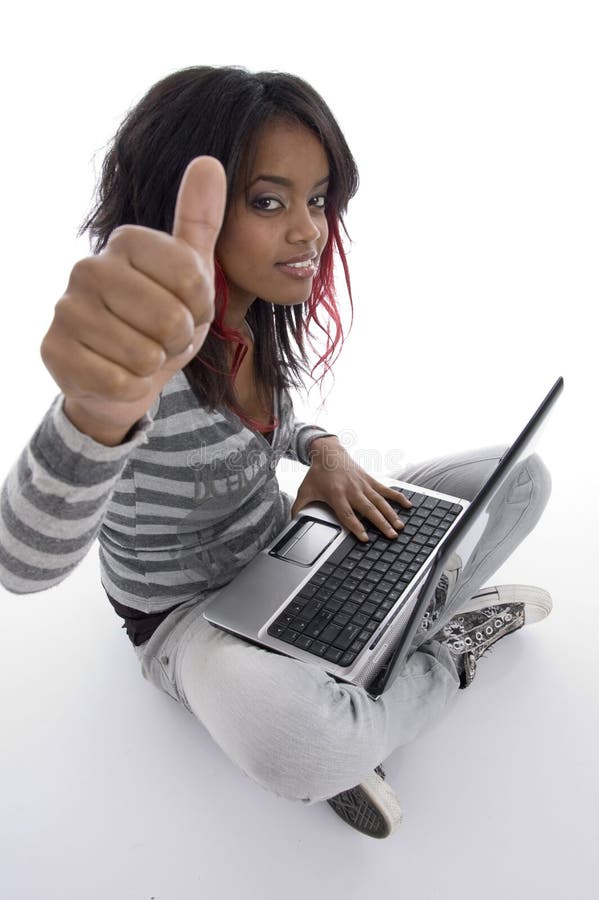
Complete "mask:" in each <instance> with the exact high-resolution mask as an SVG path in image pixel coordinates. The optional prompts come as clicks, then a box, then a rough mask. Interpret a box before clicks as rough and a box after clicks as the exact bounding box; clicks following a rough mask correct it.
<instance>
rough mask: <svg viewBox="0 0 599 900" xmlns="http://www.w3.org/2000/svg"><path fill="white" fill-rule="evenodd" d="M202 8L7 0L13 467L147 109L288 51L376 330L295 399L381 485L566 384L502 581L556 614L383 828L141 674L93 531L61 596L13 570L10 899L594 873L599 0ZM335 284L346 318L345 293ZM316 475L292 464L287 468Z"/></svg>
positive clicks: (497, 438)
mask: <svg viewBox="0 0 599 900" xmlns="http://www.w3.org/2000/svg"><path fill="white" fill-rule="evenodd" d="M207 6H208V4H203V3H196V4H185V3H181V2H175V0H169V2H168V3H150V2H144V3H124V2H120V3H112V2H110V3H106V2H105V3H102V4H96V5H94V6H93V7H92V6H89V5H84V6H75V5H73V6H72V7H71V6H70V5H69V4H66V3H60V2H59V3H53V4H48V5H44V6H42V5H41V4H38V5H36V4H29V5H28V6H27V7H19V10H20V11H19V12H15V11H14V9H16V7H14V8H13V11H11V12H9V13H8V14H7V13H5V16H4V20H3V31H4V34H3V38H2V48H1V52H0V85H1V92H2V97H1V100H2V105H1V110H2V113H1V115H2V135H3V136H2V141H1V142H0V171H1V173H2V200H3V203H2V208H3V216H2V220H1V224H0V227H1V229H2V232H1V248H2V275H3V291H2V303H1V305H0V323H1V333H2V353H1V354H0V379H1V384H2V414H3V425H2V441H1V442H0V475H1V477H2V478H3V477H4V475H5V474H6V473H7V472H8V469H9V468H10V466H11V465H12V464H13V462H14V461H15V460H16V458H17V456H18V454H19V453H20V451H21V449H22V448H23V446H24V445H25V443H26V442H27V440H28V439H29V437H30V435H31V434H32V432H33V431H34V430H35V428H36V426H37V424H38V423H39V421H40V419H41V418H42V416H43V414H44V412H45V411H46V409H47V407H48V405H49V403H50V401H51V400H52V398H53V397H54V396H55V394H56V393H57V388H56V386H55V385H54V382H53V381H52V379H51V377H50V376H49V374H48V373H47V371H46V370H45V368H44V366H43V364H42V362H41V359H40V356H39V345H40V342H41V340H42V337H43V335H44V333H45V331H46V330H47V328H48V326H49V324H50V321H51V318H52V312H53V306H54V304H55V303H56V301H57V300H58V298H59V297H60V295H61V294H62V292H63V291H64V289H65V287H66V284H67V281H68V276H69V273H70V269H71V267H72V265H73V264H74V263H75V261H76V260H77V259H79V258H80V257H82V256H85V255H87V254H88V252H89V246H88V243H87V239H86V238H81V239H79V240H77V239H76V237H75V235H76V232H77V229H78V226H79V224H80V223H81V222H82V220H83V218H84V216H85V214H86V213H87V211H88V209H89V207H90V204H91V201H92V196H93V191H94V186H95V181H96V177H97V175H98V173H99V170H100V165H101V161H102V158H103V152H104V148H105V146H106V145H107V143H108V141H109V139H110V138H111V136H112V134H113V133H114V131H115V129H116V127H117V126H118V124H119V122H120V121H121V119H122V117H123V115H124V114H125V112H126V111H127V110H128V109H129V108H130V107H131V106H132V105H133V104H134V103H135V102H136V101H137V100H139V99H140V97H141V96H142V95H143V93H145V91H146V90H147V89H148V88H149V86H150V85H151V84H153V83H154V82H155V81H157V80H158V79H159V78H161V77H163V76H164V75H166V74H168V73H169V72H172V71H174V70H176V69H179V68H183V67H184V66H189V65H197V64H213V65H225V64H232V65H243V66H246V67H247V68H249V69H251V70H254V71H257V70H261V69H281V70H284V71H290V72H293V73H295V74H298V75H300V76H302V77H304V78H305V79H306V80H308V81H309V82H311V83H312V84H313V85H314V87H315V88H316V89H317V90H318V91H319V92H320V93H321V94H322V95H323V96H324V97H325V99H326V100H327V102H328V103H329V105H330V107H331V108H332V110H333V112H334V114H335V115H336V117H337V119H338V121H339V123H340V125H341V128H342V129H343V131H344V133H345V135H346V138H347V140H348V143H349V145H350V147H351V148H352V151H353V153H354V156H355V158H356V160H357V163H358V166H359V169H360V175H361V187H360V190H359V193H358V195H357V197H356V198H355V200H354V201H353V203H352V205H351V207H350V213H349V216H348V218H347V224H348V229H349V232H350V234H351V236H352V238H353V246H352V248H351V252H350V255H349V262H350V266H351V272H352V278H353V297H354V312H355V315H354V325H353V329H352V331H351V333H350V334H349V336H348V337H347V340H346V344H345V347H344V349H343V350H342V352H341V355H340V358H339V361H338V363H337V364H336V366H335V368H334V373H335V378H334V381H333V380H332V379H328V380H327V381H326V382H325V395H326V392H327V391H329V393H328V396H327V397H326V406H325V407H324V408H320V407H319V402H320V395H319V391H318V388H314V389H313V391H312V392H311V394H310V395H309V397H308V398H305V397H304V398H302V397H298V398H297V402H296V412H297V414H298V417H300V418H303V419H305V420H307V421H312V422H317V423H318V424H322V425H324V426H326V427H327V428H328V429H330V430H332V431H335V432H337V433H339V434H342V435H343V437H344V440H345V442H346V445H347V446H348V448H349V449H350V451H351V452H352V454H354V455H355V456H356V458H358V459H359V460H362V459H363V460H364V464H365V465H367V466H368V468H369V469H370V471H371V472H372V474H374V475H375V476H376V475H377V474H380V475H382V474H383V473H384V472H385V471H386V470H387V469H389V468H392V467H393V466H397V465H398V464H401V463H402V462H404V461H406V460H409V461H416V460H418V459H421V458H425V457H430V456H434V455H439V454H441V453H445V452H451V451H454V450H462V449H468V448H470V447H475V446H481V445H485V444H493V443H500V442H501V443H503V442H509V441H510V440H512V439H513V437H514V436H515V435H516V433H517V432H518V431H519V429H520V428H521V426H522V425H523V424H524V422H525V421H526V419H527V418H528V416H529V414H530V413H531V412H532V410H533V409H534V408H535V407H536V405H537V404H538V403H539V402H540V400H541V399H542V397H543V396H544V394H545V393H546V391H547V390H548V389H549V387H550V386H551V384H552V383H553V382H554V381H555V379H556V378H557V377H558V376H559V375H563V376H564V379H565V390H564V393H563V395H562V397H561V399H560V400H559V401H558V405H557V407H556V409H555V412H554V414H553V417H552V419H551V420H550V422H549V423H548V426H547V428H546V430H545V433H544V436H543V442H542V444H541V445H540V446H539V452H541V454H542V456H543V458H544V459H545V461H546V463H547V464H548V466H549V468H550V470H551V472H552V476H553V483H554V488H553V495H552V499H551V501H550V504H549V507H548V508H547V511H546V513H545V515H544V516H543V518H542V520H541V522H540V523H539V525H538V526H537V528H536V529H535V531H534V532H533V534H532V535H530V536H529V538H527V540H526V541H525V542H524V544H523V545H522V546H521V547H520V548H519V549H518V551H517V553H516V554H514V556H513V557H512V558H511V559H510V560H509V561H508V563H506V565H505V566H504V567H503V568H502V570H501V571H500V572H499V573H497V575H496V576H495V580H496V582H497V583H499V582H501V581H503V582H524V583H533V584H539V585H541V586H543V587H545V588H546V589H548V590H550V591H551V593H552V595H553V599H554V604H555V607H554V611H553V613H552V615H551V616H550V618H549V619H548V620H547V621H545V622H543V623H542V624H540V625H538V626H536V627H533V628H530V629H525V630H524V631H522V632H519V633H518V635H517V636H514V637H513V638H511V639H509V640H508V641H506V642H505V644H503V642H502V644H501V645H500V646H499V647H498V648H497V649H496V652H495V653H494V654H493V655H492V657H485V660H484V661H482V662H481V664H480V666H479V673H478V676H477V679H476V681H475V683H474V684H473V686H472V687H471V688H470V689H469V691H467V692H460V695H459V696H458V698H456V702H455V703H454V704H453V705H452V707H451V709H450V710H448V712H447V715H446V716H445V717H444V718H443V719H442V720H441V721H439V722H438V723H435V725H434V726H431V728H430V729H429V730H428V731H427V732H425V733H424V734H423V735H421V736H420V737H419V738H418V740H417V741H416V742H414V744H412V745H409V746H407V747H404V748H400V749H399V750H398V751H396V753H395V754H393V756H392V757H391V758H390V759H389V760H388V761H387V763H386V769H387V772H388V777H389V780H390V781H391V782H392V783H393V784H394V786H395V787H396V790H397V792H398V794H399V796H400V798H401V801H402V805H403V809H404V823H403V824H402V826H401V827H400V829H399V830H398V832H396V834H395V835H394V836H393V837H392V838H390V839H388V840H386V841H380V842H379V841H373V840H371V839H368V838H366V837H363V836H361V835H359V834H358V833H357V832H355V831H352V830H351V829H349V828H348V827H347V826H345V825H344V824H343V823H342V822H341V820H339V819H337V817H335V816H334V814H333V813H332V812H331V810H330V809H329V807H328V806H327V804H319V805H316V806H313V807H310V808H306V807H303V806H301V804H292V803H290V802H289V801H286V800H283V799H281V798H278V797H276V796H274V795H271V794H268V793H267V792H265V791H264V790H262V789H261V788H260V787H258V786H256V785H255V784H254V783H253V782H251V781H250V780H249V779H248V778H247V777H246V776H244V775H243V774H242V773H241V772H239V770H237V769H236V768H235V767H234V766H233V764H232V763H230V762H229V760H228V759H227V758H226V757H225V756H224V755H223V754H222V752H221V751H220V750H219V748H218V747H216V746H215V745H214V744H213V743H212V741H211V739H210V737H209V735H208V734H207V732H205V731H204V729H203V728H202V727H201V726H200V725H198V724H197V723H195V722H194V721H193V720H192V719H191V717H189V716H187V714H185V713H184V712H183V711H182V710H181V709H179V708H178V707H176V706H175V704H173V703H171V702H170V701H169V699H168V698H166V697H163V696H162V695H160V694H159V693H158V692H157V691H155V690H154V689H153V688H151V687H150V685H148V684H146V683H145V682H144V681H143V680H142V678H141V676H140V674H139V672H138V665H137V660H136V658H135V655H134V654H133V651H132V648H131V647H130V645H129V644H128V641H127V639H126V637H125V635H124V632H122V631H121V630H120V628H119V626H118V619H117V618H116V616H115V615H114V613H113V611H112V609H111V608H110V607H109V605H108V602H107V601H106V599H105V596H104V594H103V591H102V589H101V587H100V584H99V581H98V564H97V551H96V548H95V547H94V549H93V550H92V551H91V552H90V554H89V555H88V557H87V558H86V560H85V561H84V562H83V564H82V565H81V566H80V567H79V568H78V569H77V570H76V571H75V572H74V573H73V574H72V575H71V576H70V578H69V579H67V581H66V582H65V583H64V584H63V585H61V586H60V587H58V588H56V589H54V590H52V591H49V592H46V593H45V594H41V595H32V596H29V597H16V596H11V595H10V594H9V593H8V592H6V591H4V590H3V589H0V601H1V603H2V606H1V609H2V614H1V621H2V629H3V633H4V641H3V651H2V656H1V662H0V666H1V670H0V671H1V679H0V686H1V689H2V716H3V728H2V742H1V744H2V756H3V760H2V775H1V776H0V777H1V778H2V782H3V783H2V786H1V792H2V797H3V802H2V805H1V812H0V879H1V882H2V884H3V887H4V890H5V892H6V896H10V897H11V898H13V900H25V898H27V900H34V898H35V900H37V898H38V897H39V898H42V897H44V898H49V897H52V898H53V897H56V898H59V897H60V898H61V900H70V898H75V897H76V898H93V900H95V898H100V897H101V898H105V897H110V898H112V900H137V898H139V900H142V898H144V900H146V898H147V900H149V898H155V900H187V898H192V897H196V896H223V895H227V896H231V895H233V894H235V893H236V892H239V893H240V894H242V895H243V896H247V897H252V898H253V897H261V898H270V897H275V896H276V897H278V896H280V894H281V892H282V891H284V892H285V893H286V895H287V896H288V897H290V898H299V897H304V896H306V895H311V896H313V897H327V898H330V897H337V896H339V897H344V898H354V897H362V896H364V895H368V896H375V895H376V894H377V892H379V893H380V892H381V891H383V890H385V891H390V890H392V891H393V892H394V893H393V896H397V895H400V896H402V897H408V896H410V897H411V896H418V897H419V898H436V897H440V898H441V897H443V898H447V900H449V898H452V900H453V898H460V900H468V898H474V897H479V896H485V897H486V898H496V897H497V898H498V897H503V896H504V895H505V893H507V892H509V893H510V894H511V896H513V897H516V898H524V897H531V896H532V897H540V896H543V897H544V898H563V897H564V896H566V894H572V895H574V894H576V893H577V892H578V893H583V894H588V893H590V892H591V891H592V890H593V886H595V887H596V878H595V875H594V874H593V859H594V848H595V843H594V839H593V833H594V832H595V831H596V808H597V802H598V801H599V792H598V790H597V787H598V778H597V774H596V767H595V763H594V758H595V754H594V749H595V744H596V742H597V738H598V736H599V734H598V731H599V729H598V724H597V723H598V718H597V708H598V704H597V699H598V696H597V695H598V692H597V672H596V662H595V660H596V658H597V652H596V636H597V628H596V601H597V587H596V585H597V577H596V573H595V571H594V563H593V560H594V559H595V557H596V546H597V538H598V537H599V534H598V529H597V525H596V509H597V500H598V498H599V491H598V489H597V486H598V479H597V467H596V462H595V461H596V453H597V436H598V433H597V426H596V393H597V382H598V378H597V364H596V342H597V324H596V316H595V306H596V303H597V297H598V286H599V285H598V281H599V279H598V276H597V239H598V226H597V221H598V213H597V210H598V209H599V176H598V169H599V167H598V165H597V160H598V159H599V132H598V124H597V105H598V85H599V65H598V62H597V45H598V41H599V28H598V24H597V15H596V4H594V3H592V2H587V3H585V2H577V0H569V2H567V3H566V2H551V0H545V2H532V0H518V2H513V0H503V2H484V0H483V2H481V0H472V2H463V0H458V2H455V0H454V2H451V3H447V2H426V0H424V2H423V0H421V2H418V3H403V2H401V3H396V4H393V5H391V4H383V3H381V2H376V0H375V2H370V3H368V4H365V5H364V6H362V5H353V4H352V3H347V2H343V3H328V4H326V5H325V4H317V5H312V6H309V5H308V6H307V5H306V4H300V5H298V4H285V3H281V2H280V0H279V2H272V3H271V2H261V0H258V2H254V3H252V4H243V6H240V7H239V8H236V7H233V6H232V5H230V4H226V5H225V4H210V7H211V8H210V9H207ZM340 303H341V305H342V310H343V320H344V323H345V325H346V330H347V326H348V324H349V319H350V311H349V300H348V297H347V295H346V294H345V293H344V292H343V291H340ZM314 361H316V360H314ZM321 371H322V370H319V371H318V374H320V372H321ZM362 454H363V456H362ZM366 460H367V462H366ZM304 473H305V470H304V469H303V468H302V467H298V466H295V467H294V466H292V465H290V464H288V465H286V464H285V463H282V464H281V467H280V482H281V485H282V487H284V488H285V489H291V488H292V486H295V487H297V485H298V484H299V481H300V480H301V478H302V477H303V474H304ZM396 892H397V894H396Z"/></svg>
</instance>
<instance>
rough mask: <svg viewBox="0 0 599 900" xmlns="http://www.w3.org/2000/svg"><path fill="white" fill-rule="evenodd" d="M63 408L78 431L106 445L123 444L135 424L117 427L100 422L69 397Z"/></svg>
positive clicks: (65, 400) (66, 398)
mask: <svg viewBox="0 0 599 900" xmlns="http://www.w3.org/2000/svg"><path fill="white" fill-rule="evenodd" d="M62 409H63V412H64V414H65V416H66V417H67V419H68V420H69V422H70V423H71V425H73V427H74V428H76V429H77V431H80V432H81V434H85V435H87V437H90V438H91V439H92V440H94V441H96V443H98V444H104V445H105V446H106V447H116V446H118V445H119V444H122V443H123V442H124V440H125V438H126V437H127V435H128V434H129V432H130V431H131V429H132V428H133V425H134V424H135V423H133V424H132V425H120V426H116V427H115V426H113V425H107V424H105V423H103V422H98V420H97V419H94V417H93V416H90V414H89V413H88V412H87V411H86V410H85V408H83V407H81V406H80V405H79V404H78V403H77V401H75V400H72V399H70V398H69V397H65V399H64V402H63V407H62Z"/></svg>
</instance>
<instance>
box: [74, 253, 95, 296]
mask: <svg viewBox="0 0 599 900" xmlns="http://www.w3.org/2000/svg"><path fill="white" fill-rule="evenodd" d="M97 268H98V259H97V258H96V257H93V256H85V257H83V259H78V260H77V262H76V263H75V265H74V266H73V268H72V269H71V275H70V277H69V288H77V287H78V286H81V285H87V284H89V283H90V282H91V281H92V280H95V278H96V274H97Z"/></svg>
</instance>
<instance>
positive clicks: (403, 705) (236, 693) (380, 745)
mask: <svg viewBox="0 0 599 900" xmlns="http://www.w3.org/2000/svg"><path fill="white" fill-rule="evenodd" d="M504 450H505V447H502V446H501V447H490V448H486V449H482V450H476V451H473V452H468V453H462V454H457V455H452V456H446V457H443V458H439V459H434V460H431V461H429V462H426V463H423V464H420V465H416V466H412V467H410V468H409V469H406V470H402V471H400V472H393V473H390V475H392V476H393V477H396V478H400V479H402V480H404V481H409V482H412V483H414V484H418V485H422V486H423V487H429V488H432V489H434V490H439V491H442V492H444V493H448V494H451V495H453V496H456V497H463V498H464V499H466V500H471V499H472V498H473V497H474V496H475V494H476V493H477V491H478V489H479V487H480V485H481V484H482V483H483V482H484V481H485V480H486V478H487V477H488V475H489V474H490V473H491V472H492V471H493V469H494V468H495V466H496V465H497V462H498V460H499V458H500V457H501V455H502V453H503V452H504ZM507 488H508V489H507V493H506V496H505V500H504V502H503V503H502V505H501V508H500V509H499V510H497V514H496V516H495V519H494V523H493V527H492V528H491V529H490V531H489V533H487V531H485V533H484V534H483V535H482V537H481V539H480V541H479V543H478V545H477V547H476V552H475V554H474V557H473V560H474V561H473V563H472V565H468V564H467V565H466V567H465V570H464V571H460V572H459V573H457V574H458V577H457V580H456V579H455V578H454V580H453V583H452V582H450V584H452V588H451V590H450V592H449V594H448V597H447V601H446V606H445V612H444V615H443V616H442V618H441V619H439V620H438V621H437V622H436V623H435V633H437V632H438V631H439V630H440V629H441V628H442V627H443V625H444V624H446V622H447V621H448V620H449V619H450V618H451V617H452V616H453V615H455V614H456V613H457V612H458V611H459V608H460V603H461V602H463V601H465V600H467V599H469V598H470V597H472V596H474V595H475V594H476V593H477V591H478V590H479V589H480V588H481V587H482V586H483V585H485V584H487V583H488V579H489V577H490V576H491V575H492V574H493V573H494V572H495V571H496V570H497V569H498V568H499V566H501V565H502V564H503V563H504V562H505V560H506V559H507V558H508V557H509V556H510V554H511V553H512V552H513V550H514V549H515V548H516V547H517V546H518V544H519V543H520V542H521V541H522V540H523V538H524V537H525V536H526V535H527V534H528V533H529V532H530V531H531V530H532V529H533V528H534V526H535V525H536V523H537V521H538V519H539V518H540V516H541V514H542V512H543V509H544V508H545V505H546V503H547V500H548V499H549V494H550V490H551V479H550V477H549V473H548V471H547V469H546V467H545V466H544V465H543V463H542V462H541V460H540V459H539V457H538V456H534V457H529V458H528V460H525V462H524V463H523V464H521V465H520V467H519V468H518V470H517V471H516V473H515V474H514V476H513V477H512V479H511V480H510V482H509V483H508V485H507ZM208 599H209V598H208ZM208 599H206V600H204V601H202V602H198V601H190V602H188V603H186V604H184V605H183V606H181V607H179V608H177V609H176V610H174V611H173V612H172V613H171V614H170V616H168V617H167V618H166V619H165V620H164V622H162V623H161V625H160V626H159V628H158V629H157V630H156V632H155V633H154V634H153V635H152V637H151V638H150V639H149V641H146V643H145V644H142V645H141V646H140V647H137V648H136V650H137V653H138V656H139V658H140V661H141V665H142V672H143V674H144V676H145V677H146V678H147V679H148V680H149V681H151V682H152V683H153V684H154V685H155V686H156V687H158V688H159V689H161V690H163V691H165V692H166V693H167V694H169V695H170V696H171V697H172V698H173V699H174V700H176V701H178V702H180V703H181V704H182V705H183V706H184V707H185V708H186V709H187V710H188V711H189V712H191V713H192V715H194V716H195V717H196V718H197V719H198V720H199V722H201V723H202V725H203V726H204V727H205V728H206V729H207V731H208V732H209V733H210V735H211V736H212V738H213V739H214V741H215V742H216V743H217V744H218V745H219V747H220V748H221V749H222V750H223V751H224V753H226V754H227V756H228V757H229V758H230V759H231V760H232V761H233V762H234V763H235V764H236V765H237V766H238V767H239V768H240V769H241V770H242V771H243V772H244V773H245V774H246V775H247V776H248V777H249V778H251V779H252V780H253V781H255V782H257V783H258V784H260V785H261V786H262V787H263V788H265V789H266V790H269V791H272V792H274V793H276V794H278V795H279V796H283V797H286V798H288V799H290V800H302V801H303V802H304V803H309V804H311V803H316V802H319V801H322V800H325V799H327V798H329V797H332V796H334V795H335V794H338V793H340V792H341V791H344V790H347V789H348V788H351V787H353V786H354V785H356V784H359V782H360V781H361V780H362V779H363V778H364V777H365V776H366V775H367V774H368V773H369V772H371V771H372V770H373V769H374V768H375V767H376V766H377V765H378V764H379V763H381V762H382V761H383V760H384V759H386V758H387V756H389V755H390V754H391V753H392V752H393V751H394V750H395V749H396V748H397V747H400V746H401V745H402V744H407V743H408V742H409V741H411V740H413V739H414V738H415V737H416V736H417V735H418V733H419V732H421V731H422V730H423V729H424V728H425V727H426V725H427V724H428V723H430V722H431V721H433V720H435V719H436V718H437V717H438V716H439V715H440V714H441V713H442V711H443V710H444V708H445V706H446V705H447V703H448V701H449V700H450V699H451V698H452V697H454V696H455V695H456V692H457V690H458V685H459V680H458V676H457V673H456V668H455V665H454V663H453V660H452V657H451V655H450V653H449V650H448V649H447V647H446V646H445V645H444V644H442V643H440V642H439V641H437V640H435V639H433V638H431V636H427V637H426V640H425V642H424V643H422V644H421V646H420V647H419V648H418V649H417V650H416V651H415V652H414V653H413V654H412V655H411V656H410V657H409V658H408V660H407V662H406V664H405V665H404V667H403V668H402V669H401V671H399V672H397V673H393V674H392V677H391V678H390V679H389V683H388V685H387V687H386V690H385V692H384V693H383V695H382V696H381V697H380V698H379V699H378V700H376V701H375V700H372V699H371V698H370V697H369V695H368V694H367V693H366V691H365V690H364V689H363V688H361V687H356V686H354V685H351V684H345V683H343V682H339V681H337V680H335V678H333V677H332V676H331V675H328V674H327V673H326V672H325V671H323V669H321V668H319V667H317V666H316V665H311V664H309V663H305V662H302V661H299V660H295V659H291V658H289V657H287V656H283V655H280V654H278V653H273V652H271V651H269V650H266V649H265V648H262V647H258V646H255V645H254V644H250V643H248V642H246V641H244V640H241V639H239V638H237V637H234V636H233V635H231V634H228V633H226V632H224V631H221V630H219V629H218V628H215V627H214V626H213V625H210V624H209V623H208V622H207V621H206V620H205V619H204V618H203V615H202V612H203V609H204V606H205V605H206V603H207V602H208Z"/></svg>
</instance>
